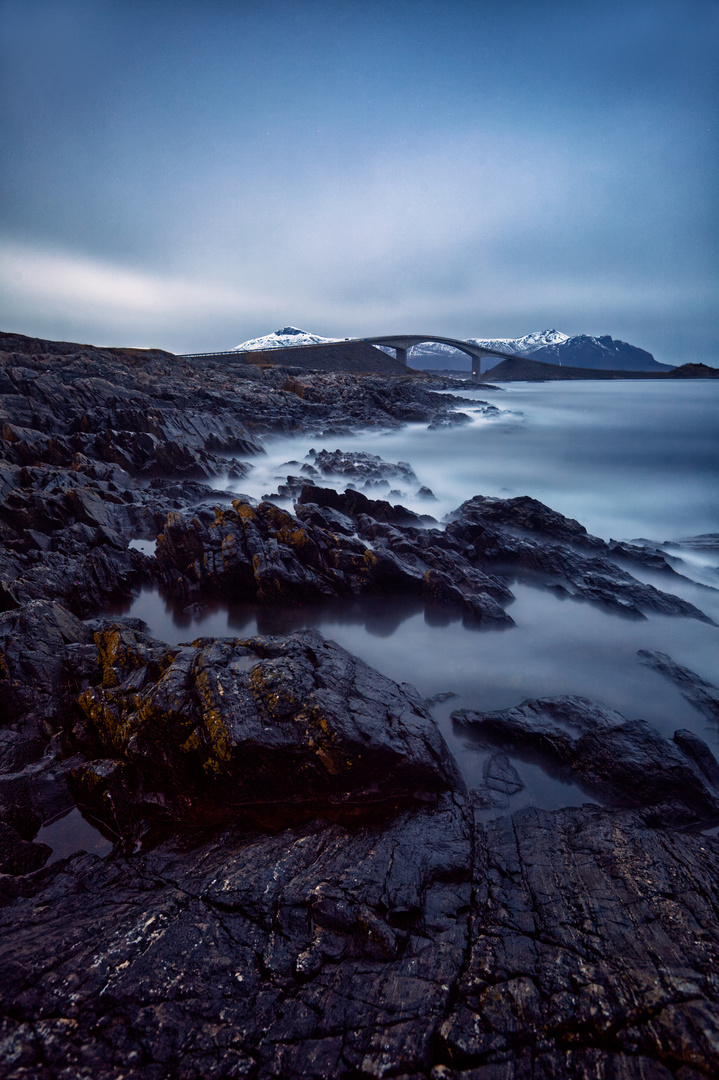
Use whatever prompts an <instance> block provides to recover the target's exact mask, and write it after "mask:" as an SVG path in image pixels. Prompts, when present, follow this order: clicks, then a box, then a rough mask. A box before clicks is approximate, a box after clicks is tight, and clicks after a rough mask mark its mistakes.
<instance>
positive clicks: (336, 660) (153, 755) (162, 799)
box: [77, 625, 463, 831]
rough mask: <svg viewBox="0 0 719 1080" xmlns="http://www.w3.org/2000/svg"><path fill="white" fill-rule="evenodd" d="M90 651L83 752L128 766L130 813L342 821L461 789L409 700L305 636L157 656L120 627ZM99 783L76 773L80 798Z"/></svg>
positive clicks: (161, 651)
mask: <svg viewBox="0 0 719 1080" xmlns="http://www.w3.org/2000/svg"><path fill="white" fill-rule="evenodd" d="M95 641H96V643H97V647H98V650H99V665H100V670H101V680H100V681H98V682H97V683H96V684H95V685H92V686H89V687H88V688H87V689H86V690H85V691H84V692H83V693H82V694H81V696H80V698H79V704H80V707H81V709H82V712H83V714H84V717H85V724H86V728H87V737H86V739H85V745H86V746H87V747H88V752H89V751H91V749H92V748H93V747H94V746H99V748H100V750H101V752H102V754H103V756H104V757H105V758H107V757H110V758H112V759H113V760H117V761H118V762H121V763H123V764H124V765H128V766H129V767H130V770H131V772H132V774H133V775H132V776H130V777H129V780H128V783H129V786H130V787H131V788H134V794H133V795H132V797H130V796H128V798H127V800H126V801H127V802H128V805H130V804H131V803H133V801H134V802H136V803H137V806H138V807H140V809H138V814H149V815H150V816H152V815H153V810H156V811H157V812H158V813H159V815H160V816H161V817H164V816H168V817H169V818H170V819H172V820H184V819H192V818H193V817H194V818H197V817H198V815H199V817H200V818H201V817H202V816H206V817H209V818H210V819H212V818H215V817H217V816H220V817H227V816H228V815H231V814H233V813H237V812H238V810H239V809H240V808H242V807H247V806H250V807H258V806H259V807H267V808H270V809H272V810H273V812H274V811H277V810H278V809H282V808H285V807H295V808H298V807H299V808H301V807H303V806H316V807H317V808H322V809H323V811H324V812H329V810H331V809H332V808H335V809H338V810H343V809H344V810H345V811H348V810H350V809H351V808H353V807H354V808H357V807H360V808H361V807H366V806H372V805H375V804H382V803H390V804H394V803H396V802H397V801H400V802H401V801H402V800H406V799H416V798H419V799H420V800H427V799H429V800H432V799H433V798H435V797H436V794H437V793H438V792H440V791H442V790H446V789H448V788H451V789H455V790H460V789H461V788H462V787H463V784H462V780H461V777H460V774H459V772H458V770H457V766H456V765H455V763H454V761H453V759H452V757H451V755H450V754H449V751H448V750H447V747H446V744H445V742H444V740H443V739H442V737H441V735H440V734H439V731H438V729H437V728H436V726H435V723H434V721H433V720H432V718H431V716H430V714H429V713H428V712H427V711H426V709H425V706H424V703H423V701H422V699H421V698H420V697H419V696H418V694H417V692H416V691H415V690H414V689H413V688H412V687H409V686H404V687H398V686H397V685H396V684H395V683H392V682H391V681H390V680H389V679H386V678H384V677H383V676H381V675H379V674H378V673H377V672H375V671H373V670H372V669H371V668H369V667H367V665H366V664H363V663H362V661H360V660H357V659H356V658H355V657H352V656H351V655H350V654H349V653H347V652H346V651H345V650H344V649H342V648H340V646H339V645H336V644H335V643H334V642H330V641H326V640H325V639H324V638H323V637H322V635H321V634H318V633H317V632H315V631H305V632H302V633H297V634H293V635H291V636H289V637H287V638H263V637H257V638H248V639H246V640H240V639H237V640H233V639H202V638H200V639H198V640H197V641H196V642H195V643H194V644H193V645H191V646H190V645H187V646H179V647H177V648H172V649H168V648H167V646H164V645H162V643H157V642H152V641H151V640H150V639H148V638H146V637H145V636H144V635H142V634H140V633H138V632H137V631H133V630H130V629H129V628H127V627H126V626H123V625H117V626H114V627H110V628H108V629H106V630H104V631H101V632H99V633H97V634H96V635H95ZM101 780H102V776H101V775H98V774H97V770H95V772H94V774H93V776H90V774H88V772H87V770H86V769H85V768H84V767H83V768H82V769H81V770H80V772H79V773H78V774H77V782H78V786H79V789H80V791H81V793H82V794H83V797H84V799H85V801H87V798H88V792H89V791H90V788H91V786H92V784H95V786H97V784H98V783H99V782H100V781H101ZM115 780H116V777H114V775H113V782H114V781H115ZM100 786H101V785H100ZM103 799H104V795H98V796H96V797H95V798H94V801H93V805H94V806H95V807H96V809H101V806H102V803H103ZM111 801H112V803H113V805H115V804H116V803H117V794H116V793H111ZM109 824H111V825H113V826H114V827H116V828H119V829H120V830H121V831H123V829H124V831H126V828H124V827H125V826H126V823H125V822H123V821H122V820H115V821H111V822H109Z"/></svg>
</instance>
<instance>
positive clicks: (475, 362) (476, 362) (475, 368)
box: [472, 354, 482, 382]
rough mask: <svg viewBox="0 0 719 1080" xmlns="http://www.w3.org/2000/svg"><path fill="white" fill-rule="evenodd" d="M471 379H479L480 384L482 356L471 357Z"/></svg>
mask: <svg viewBox="0 0 719 1080" xmlns="http://www.w3.org/2000/svg"><path fill="white" fill-rule="evenodd" d="M472 378H473V379H479V381H480V382H481V381H482V356H481V354H480V355H478V356H473V357H472Z"/></svg>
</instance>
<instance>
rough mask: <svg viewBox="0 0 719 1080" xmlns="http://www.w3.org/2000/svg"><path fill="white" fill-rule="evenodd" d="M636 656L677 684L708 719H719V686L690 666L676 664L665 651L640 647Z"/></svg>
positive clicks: (688, 699)
mask: <svg viewBox="0 0 719 1080" xmlns="http://www.w3.org/2000/svg"><path fill="white" fill-rule="evenodd" d="M637 656H638V657H639V658H640V660H641V662H642V663H643V664H646V665H647V667H651V668H654V670H655V671H658V672H659V673H660V674H661V675H663V676H664V677H665V678H666V679H669V681H670V682H673V683H674V685H675V686H678V687H679V689H680V690H681V692H682V694H683V696H684V697H685V698H686V699H687V701H688V702H689V703H690V704H691V705H693V706H694V708H695V709H698V710H699V712H702V713H704V715H705V716H708V717H709V719H710V720H714V721H719V686H714V684H713V683H710V682H708V681H707V680H706V679H703V678H702V677H701V675H697V673H696V672H695V671H692V670H691V669H690V668H687V667H683V666H682V665H681V664H677V663H676V661H675V660H672V658H671V656H667V654H666V653H662V652H650V651H649V650H648V649H640V650H639V652H638V653H637Z"/></svg>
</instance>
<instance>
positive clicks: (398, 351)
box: [392, 345, 408, 367]
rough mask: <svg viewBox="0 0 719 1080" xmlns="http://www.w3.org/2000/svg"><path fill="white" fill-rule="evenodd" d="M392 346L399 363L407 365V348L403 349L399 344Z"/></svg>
mask: <svg viewBox="0 0 719 1080" xmlns="http://www.w3.org/2000/svg"><path fill="white" fill-rule="evenodd" d="M392 348H393V349H394V351H395V356H396V358H397V360H399V362H400V364H404V366H405V367H407V351H408V350H407V349H403V348H402V347H401V346H400V345H393V346H392Z"/></svg>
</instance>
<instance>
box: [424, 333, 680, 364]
mask: <svg viewBox="0 0 719 1080" xmlns="http://www.w3.org/2000/svg"><path fill="white" fill-rule="evenodd" d="M466 340H467V341H468V342H471V343H472V344H473V345H486V347H487V348H488V349H499V350H501V351H502V352H509V353H517V354H518V355H519V356H529V357H531V358H532V360H539V361H541V362H542V363H545V364H561V365H562V366H563V367H578V368H588V369H594V370H597V369H602V370H608V371H671V366H670V365H668V364H659V363H657V361H656V360H655V359H654V357H653V356H652V354H651V353H649V352H646V350H644V349H639V348H637V347H636V346H635V345H628V344H627V342H626V341H615V339H614V338H612V337H610V336H609V335H608V334H607V335H604V336H603V337H592V336H590V335H589V334H575V335H574V336H572V337H570V336H569V334H563V333H562V332H561V331H560V330H539V331H537V332H536V333H533V334H525V336H524V337H521V338H467V339H466ZM408 362H409V364H410V366H411V367H422V368H456V369H459V370H462V369H467V368H469V366H470V365H469V360H468V359H465V357H464V356H463V355H462V353H461V352H458V351H457V350H456V349H452V348H451V347H450V346H449V345H434V344H432V343H431V342H427V344H426V345H417V346H415V348H413V349H412V351H411V352H410V354H409V361H408ZM498 363H500V360H499V358H497V359H496V360H495V359H493V358H492V357H489V356H488V357H486V358H485V359H483V360H482V370H483V371H489V370H490V369H491V368H493V367H494V366H495V365H496V364H498Z"/></svg>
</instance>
